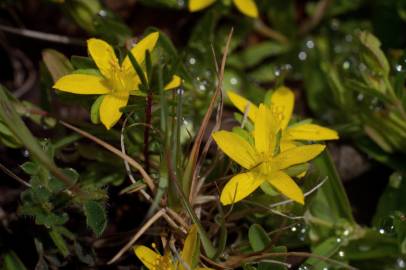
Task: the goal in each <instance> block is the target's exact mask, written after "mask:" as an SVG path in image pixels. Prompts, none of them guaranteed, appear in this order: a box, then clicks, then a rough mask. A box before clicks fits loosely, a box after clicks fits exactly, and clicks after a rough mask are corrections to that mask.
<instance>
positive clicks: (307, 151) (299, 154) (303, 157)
mask: <svg viewBox="0 0 406 270" xmlns="http://www.w3.org/2000/svg"><path fill="white" fill-rule="evenodd" d="M324 148H326V146H324V145H321V144H312V145H304V146H298V147H295V148H292V149H289V150H286V151H285V152H281V153H279V154H278V155H277V156H276V157H274V158H273V160H272V164H273V166H275V168H277V169H280V170H282V169H285V168H288V167H290V166H292V165H296V164H301V163H304V162H307V161H309V160H311V159H313V158H315V157H316V156H317V155H319V154H320V153H321V152H322V151H323V150H324Z"/></svg>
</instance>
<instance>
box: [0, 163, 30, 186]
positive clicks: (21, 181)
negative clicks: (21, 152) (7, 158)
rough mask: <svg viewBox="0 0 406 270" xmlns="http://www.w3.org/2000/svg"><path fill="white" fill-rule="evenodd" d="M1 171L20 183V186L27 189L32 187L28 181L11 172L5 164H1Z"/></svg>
mask: <svg viewBox="0 0 406 270" xmlns="http://www.w3.org/2000/svg"><path fill="white" fill-rule="evenodd" d="M0 169H1V170H2V171H3V172H4V173H5V174H7V175H8V176H10V177H11V178H13V179H14V180H16V181H17V182H19V183H20V184H23V185H24V186H26V187H31V184H29V183H27V182H26V181H24V180H23V179H22V178H21V177H19V176H18V175H16V174H15V173H13V172H12V171H10V170H9V169H7V167H6V166H4V165H3V164H1V163H0Z"/></svg>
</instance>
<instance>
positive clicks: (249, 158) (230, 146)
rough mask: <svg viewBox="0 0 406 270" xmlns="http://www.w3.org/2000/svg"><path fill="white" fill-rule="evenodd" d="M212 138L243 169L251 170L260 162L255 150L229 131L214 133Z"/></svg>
mask: <svg viewBox="0 0 406 270" xmlns="http://www.w3.org/2000/svg"><path fill="white" fill-rule="evenodd" d="M212 136H213V139H214V140H215V141H216V143H217V145H218V146H219V147H220V149H221V150H222V151H223V152H224V153H225V154H226V155H227V156H229V157H230V158H231V159H232V160H234V161H235V162H237V163H238V164H240V165H241V166H242V167H244V168H246V169H251V168H253V167H254V166H256V165H257V164H258V163H259V162H260V159H259V158H260V156H259V155H258V153H257V151H256V150H255V148H254V147H253V146H252V145H250V144H249V143H248V142H247V141H246V140H244V139H243V138H242V137H241V136H239V135H237V134H235V133H232V132H229V131H218V132H214V133H213V135H212Z"/></svg>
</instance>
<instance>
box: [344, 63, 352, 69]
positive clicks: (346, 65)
mask: <svg viewBox="0 0 406 270" xmlns="http://www.w3.org/2000/svg"><path fill="white" fill-rule="evenodd" d="M350 66H351V64H350V62H349V61H345V62H344V63H343V69H345V70H348V69H349V68H350Z"/></svg>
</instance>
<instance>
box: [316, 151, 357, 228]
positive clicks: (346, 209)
mask: <svg viewBox="0 0 406 270" xmlns="http://www.w3.org/2000/svg"><path fill="white" fill-rule="evenodd" d="M313 163H314V165H315V167H316V170H317V171H318V172H319V173H320V176H321V177H322V178H324V177H326V176H327V177H328V179H327V181H326V182H325V183H324V184H323V185H322V186H321V187H320V188H319V190H318V192H317V195H316V198H315V199H314V201H313V202H312V203H311V205H310V208H312V206H315V204H316V203H318V204H320V203H321V202H319V201H317V200H318V198H320V197H324V198H325V199H327V201H325V203H327V204H326V205H324V207H326V208H325V209H326V210H327V209H328V210H327V211H328V212H329V216H330V217H333V219H334V220H335V221H337V220H338V219H345V220H347V221H348V222H349V223H351V224H354V223H355V221H354V217H353V215H352V208H351V205H350V202H349V200H348V197H347V194H346V192H345V189H344V186H343V184H342V182H341V179H340V177H339V176H338V173H337V170H336V168H335V166H334V163H333V161H332V159H331V156H330V154H329V153H328V151H325V152H324V153H323V154H321V155H319V156H318V157H317V158H316V159H314V161H313ZM312 212H313V211H312ZM313 214H314V215H315V216H317V215H318V214H319V212H318V211H314V213H313Z"/></svg>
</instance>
